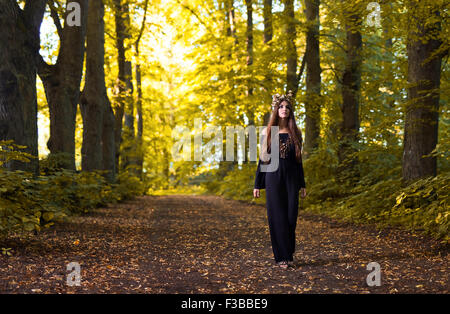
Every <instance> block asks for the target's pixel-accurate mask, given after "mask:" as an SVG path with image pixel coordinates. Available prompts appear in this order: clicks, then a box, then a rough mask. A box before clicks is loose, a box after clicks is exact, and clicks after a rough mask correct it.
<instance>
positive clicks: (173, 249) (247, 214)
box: [0, 195, 449, 293]
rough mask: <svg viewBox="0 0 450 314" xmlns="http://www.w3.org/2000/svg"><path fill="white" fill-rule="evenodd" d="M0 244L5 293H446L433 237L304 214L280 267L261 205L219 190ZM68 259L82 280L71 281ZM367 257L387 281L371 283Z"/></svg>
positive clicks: (106, 213)
mask: <svg viewBox="0 0 450 314" xmlns="http://www.w3.org/2000/svg"><path fill="white" fill-rule="evenodd" d="M2 247H6V248H11V249H12V256H5V255H1V254H0V292H2V293H373V292H374V293H449V281H448V271H449V254H448V252H449V250H448V246H447V247H442V245H439V243H438V242H436V241H433V240H431V239H427V238H424V237H421V236H414V235H411V234H409V233H407V232H401V231H397V230H383V231H378V230H376V229H375V228H374V227H372V226H359V225H353V224H347V223H339V222H336V221H334V220H331V219H328V218H323V217H319V216H315V215H309V214H305V213H303V212H301V213H300V217H299V221H298V225H297V250H296V253H295V255H294V258H295V259H296V262H295V265H294V267H291V268H289V269H288V270H283V269H280V268H278V267H277V266H275V264H274V261H273V254H272V248H271V244H270V238H269V230H268V226H267V218H266V209H265V207H263V206H260V205H251V204H247V203H244V202H239V201H232V200H225V199H223V198H220V197H216V196H185V195H175V196H173V195H171V196H145V197H141V198H138V199H136V200H134V201H131V202H127V203H123V204H118V205H114V206H110V207H108V208H101V209H97V210H95V211H94V212H93V213H92V214H89V215H88V216H84V217H76V218H74V219H72V221H71V222H68V223H64V224H59V225H57V226H54V227H53V228H51V229H48V230H45V231H43V232H41V233H40V234H39V235H37V236H27V237H24V236H22V237H19V236H18V237H13V238H10V239H9V240H3V241H0V248H2ZM70 262H77V263H79V265H80V267H81V286H73V287H71V286H68V285H67V282H66V278H67V276H68V274H69V273H70V271H68V270H67V268H66V265H67V264H68V263H70ZM370 262H377V263H378V264H379V265H380V267H381V286H374V287H369V286H368V285H367V283H366V277H367V275H369V273H370V272H371V271H369V270H367V269H366V267H367V264H368V263H370Z"/></svg>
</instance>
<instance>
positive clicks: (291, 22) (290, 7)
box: [284, 0, 298, 95]
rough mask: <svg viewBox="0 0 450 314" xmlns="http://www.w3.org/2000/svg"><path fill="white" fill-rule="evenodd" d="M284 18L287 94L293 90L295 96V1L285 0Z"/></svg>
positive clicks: (296, 81)
mask: <svg viewBox="0 0 450 314" xmlns="http://www.w3.org/2000/svg"><path fill="white" fill-rule="evenodd" d="M284 16H285V19H286V26H285V27H286V48H287V49H286V51H287V58H286V63H287V73H286V84H287V87H286V92H288V91H289V90H291V91H292V92H293V93H294V95H296V94H297V90H298V80H297V58H298V55H297V47H296V46H295V38H296V36H297V35H296V31H295V12H294V1H293V0H284Z"/></svg>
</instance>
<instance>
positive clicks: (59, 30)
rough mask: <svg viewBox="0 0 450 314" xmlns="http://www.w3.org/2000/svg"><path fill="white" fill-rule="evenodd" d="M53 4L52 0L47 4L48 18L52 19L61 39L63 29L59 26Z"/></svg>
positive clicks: (59, 22)
mask: <svg viewBox="0 0 450 314" xmlns="http://www.w3.org/2000/svg"><path fill="white" fill-rule="evenodd" d="M54 4H55V1H54V0H52V1H50V2H49V3H48V7H49V8H50V16H51V17H52V19H53V23H55V26H56V29H57V31H58V35H59V38H60V39H62V33H63V28H62V26H61V21H60V20H59V15H58V11H56V8H55V7H54Z"/></svg>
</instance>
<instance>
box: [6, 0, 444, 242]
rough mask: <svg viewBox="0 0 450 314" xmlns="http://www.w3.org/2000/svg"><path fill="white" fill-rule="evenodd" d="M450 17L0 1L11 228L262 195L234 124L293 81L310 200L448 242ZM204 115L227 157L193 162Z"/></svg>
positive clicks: (426, 3)
mask: <svg viewBox="0 0 450 314" xmlns="http://www.w3.org/2000/svg"><path fill="white" fill-rule="evenodd" d="M448 21H449V2H448V1H445V0H422V1H419V0H398V1H386V0H378V1H369V0H356V1H331V0H300V1H294V0H282V1H279V0H258V1H254V0H239V1H237V0H215V1H210V0H202V1H198V0H170V1H159V0H103V1H101V0H95V1H94V0H91V1H88V0H67V1H66V0H26V1H24V0H22V1H16V0H0V166H1V169H0V232H3V233H8V232H10V231H12V230H19V229H24V230H26V231H31V230H40V229H41V228H42V227H43V226H50V225H51V224H53V223H54V222H57V221H59V220H60V219H63V218H64V217H67V216H69V215H70V214H73V213H85V212H88V211H89V210H90V209H91V208H94V207H98V206H100V205H103V204H106V203H110V202H115V201H120V200H124V199H127V198H130V197H133V196H135V195H142V194H144V193H148V194H152V193H154V194H157V193H175V192H176V193H181V192H183V193H212V194H218V195H223V196H225V197H229V198H235V199H241V200H247V201H255V200H252V190H253V180H254V174H255V170H256V163H255V161H251V160H249V148H248V141H249V137H248V136H247V137H246V139H245V146H246V147H245V148H242V147H240V146H239V145H238V144H237V136H236V138H235V140H236V141H235V142H233V144H232V147H234V149H233V155H234V156H235V157H234V160H233V161H230V160H225V152H226V144H227V143H226V142H225V139H226V136H225V128H226V127H227V126H234V127H238V126H239V127H243V128H246V127H248V126H257V127H258V126H265V125H267V123H268V121H269V118H270V115H271V112H272V108H271V103H272V95H274V94H275V93H280V94H285V93H287V92H288V91H289V90H291V91H293V93H294V95H295V104H294V114H295V118H296V122H297V125H298V126H299V128H300V129H301V133H302V139H303V151H302V157H303V166H304V169H305V179H306V184H307V190H308V198H307V199H306V200H305V204H304V206H305V209H306V210H308V211H311V212H314V213H325V214H327V215H330V216H333V217H339V218H342V219H346V220H351V221H363V222H376V223H381V224H384V223H387V224H396V225H401V226H403V227H407V228H410V229H417V230H420V231H425V232H427V233H430V234H431V235H433V236H435V237H437V238H442V239H444V241H446V240H447V241H448V239H449V233H448V232H449V226H450V212H449V210H448V208H449V195H448V188H449V181H450V161H449V149H450V141H449V133H450V125H449V123H450V120H449V107H448V102H449V97H450V83H449V82H450V81H449V79H448V78H449V71H450V67H449V64H448V56H449V47H450V44H449V38H450V32H449V23H448ZM194 119H200V121H201V122H202V123H201V130H199V129H198V128H196V126H195V125H194ZM209 126H220V127H221V128H222V132H223V143H222V145H223V156H222V158H216V157H217V152H215V153H216V154H215V155H209V156H206V157H204V159H203V160H200V161H199V160H195V159H194V158H193V157H194V151H193V148H194V146H193V143H194V138H195V136H198V133H199V132H201V131H202V130H203V131H204V130H205V129H206V128H207V127H209ZM179 127H184V128H187V129H188V130H189V131H190V135H191V140H192V149H191V154H192V156H191V157H192V158H188V160H176V159H174V158H173V154H172V153H173V148H174V147H176V146H177V145H176V144H177V143H178V141H179V138H177V137H176V136H175V134H176V133H175V130H176V129H177V128H179ZM191 131H192V132H191ZM205 134H206V133H204V134H203V144H205V143H207V142H208V140H209V139H210V138H212V136H213V135H212V134H211V137H210V138H208V137H207V136H206V135H205ZM257 201H258V202H259V201H262V202H264V197H262V198H261V200H257Z"/></svg>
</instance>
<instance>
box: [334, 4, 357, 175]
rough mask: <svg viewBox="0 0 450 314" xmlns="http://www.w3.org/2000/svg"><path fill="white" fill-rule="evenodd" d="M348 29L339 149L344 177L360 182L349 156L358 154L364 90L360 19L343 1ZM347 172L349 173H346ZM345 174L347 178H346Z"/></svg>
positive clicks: (354, 161)
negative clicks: (361, 96)
mask: <svg viewBox="0 0 450 314" xmlns="http://www.w3.org/2000/svg"><path fill="white" fill-rule="evenodd" d="M343 5H344V15H345V29H346V33H347V34H346V38H347V44H346V65H345V70H344V73H343V78H342V101H343V104H342V107H341V110H342V118H343V121H342V125H341V139H340V145H339V149H338V157H339V173H340V174H342V176H341V177H342V178H343V179H344V178H347V179H352V180H353V179H355V180H357V177H358V174H357V173H356V164H357V159H355V158H352V157H350V154H352V153H354V152H356V149H355V148H354V145H353V144H354V143H355V142H357V141H358V138H359V98H360V89H361V64H362V60H361V50H362V38H361V33H360V27H361V17H360V16H359V15H358V13H357V12H358V6H356V5H354V4H349V3H347V2H343ZM344 170H349V172H346V171H345V173H344ZM346 174H347V175H348V177H346Z"/></svg>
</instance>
